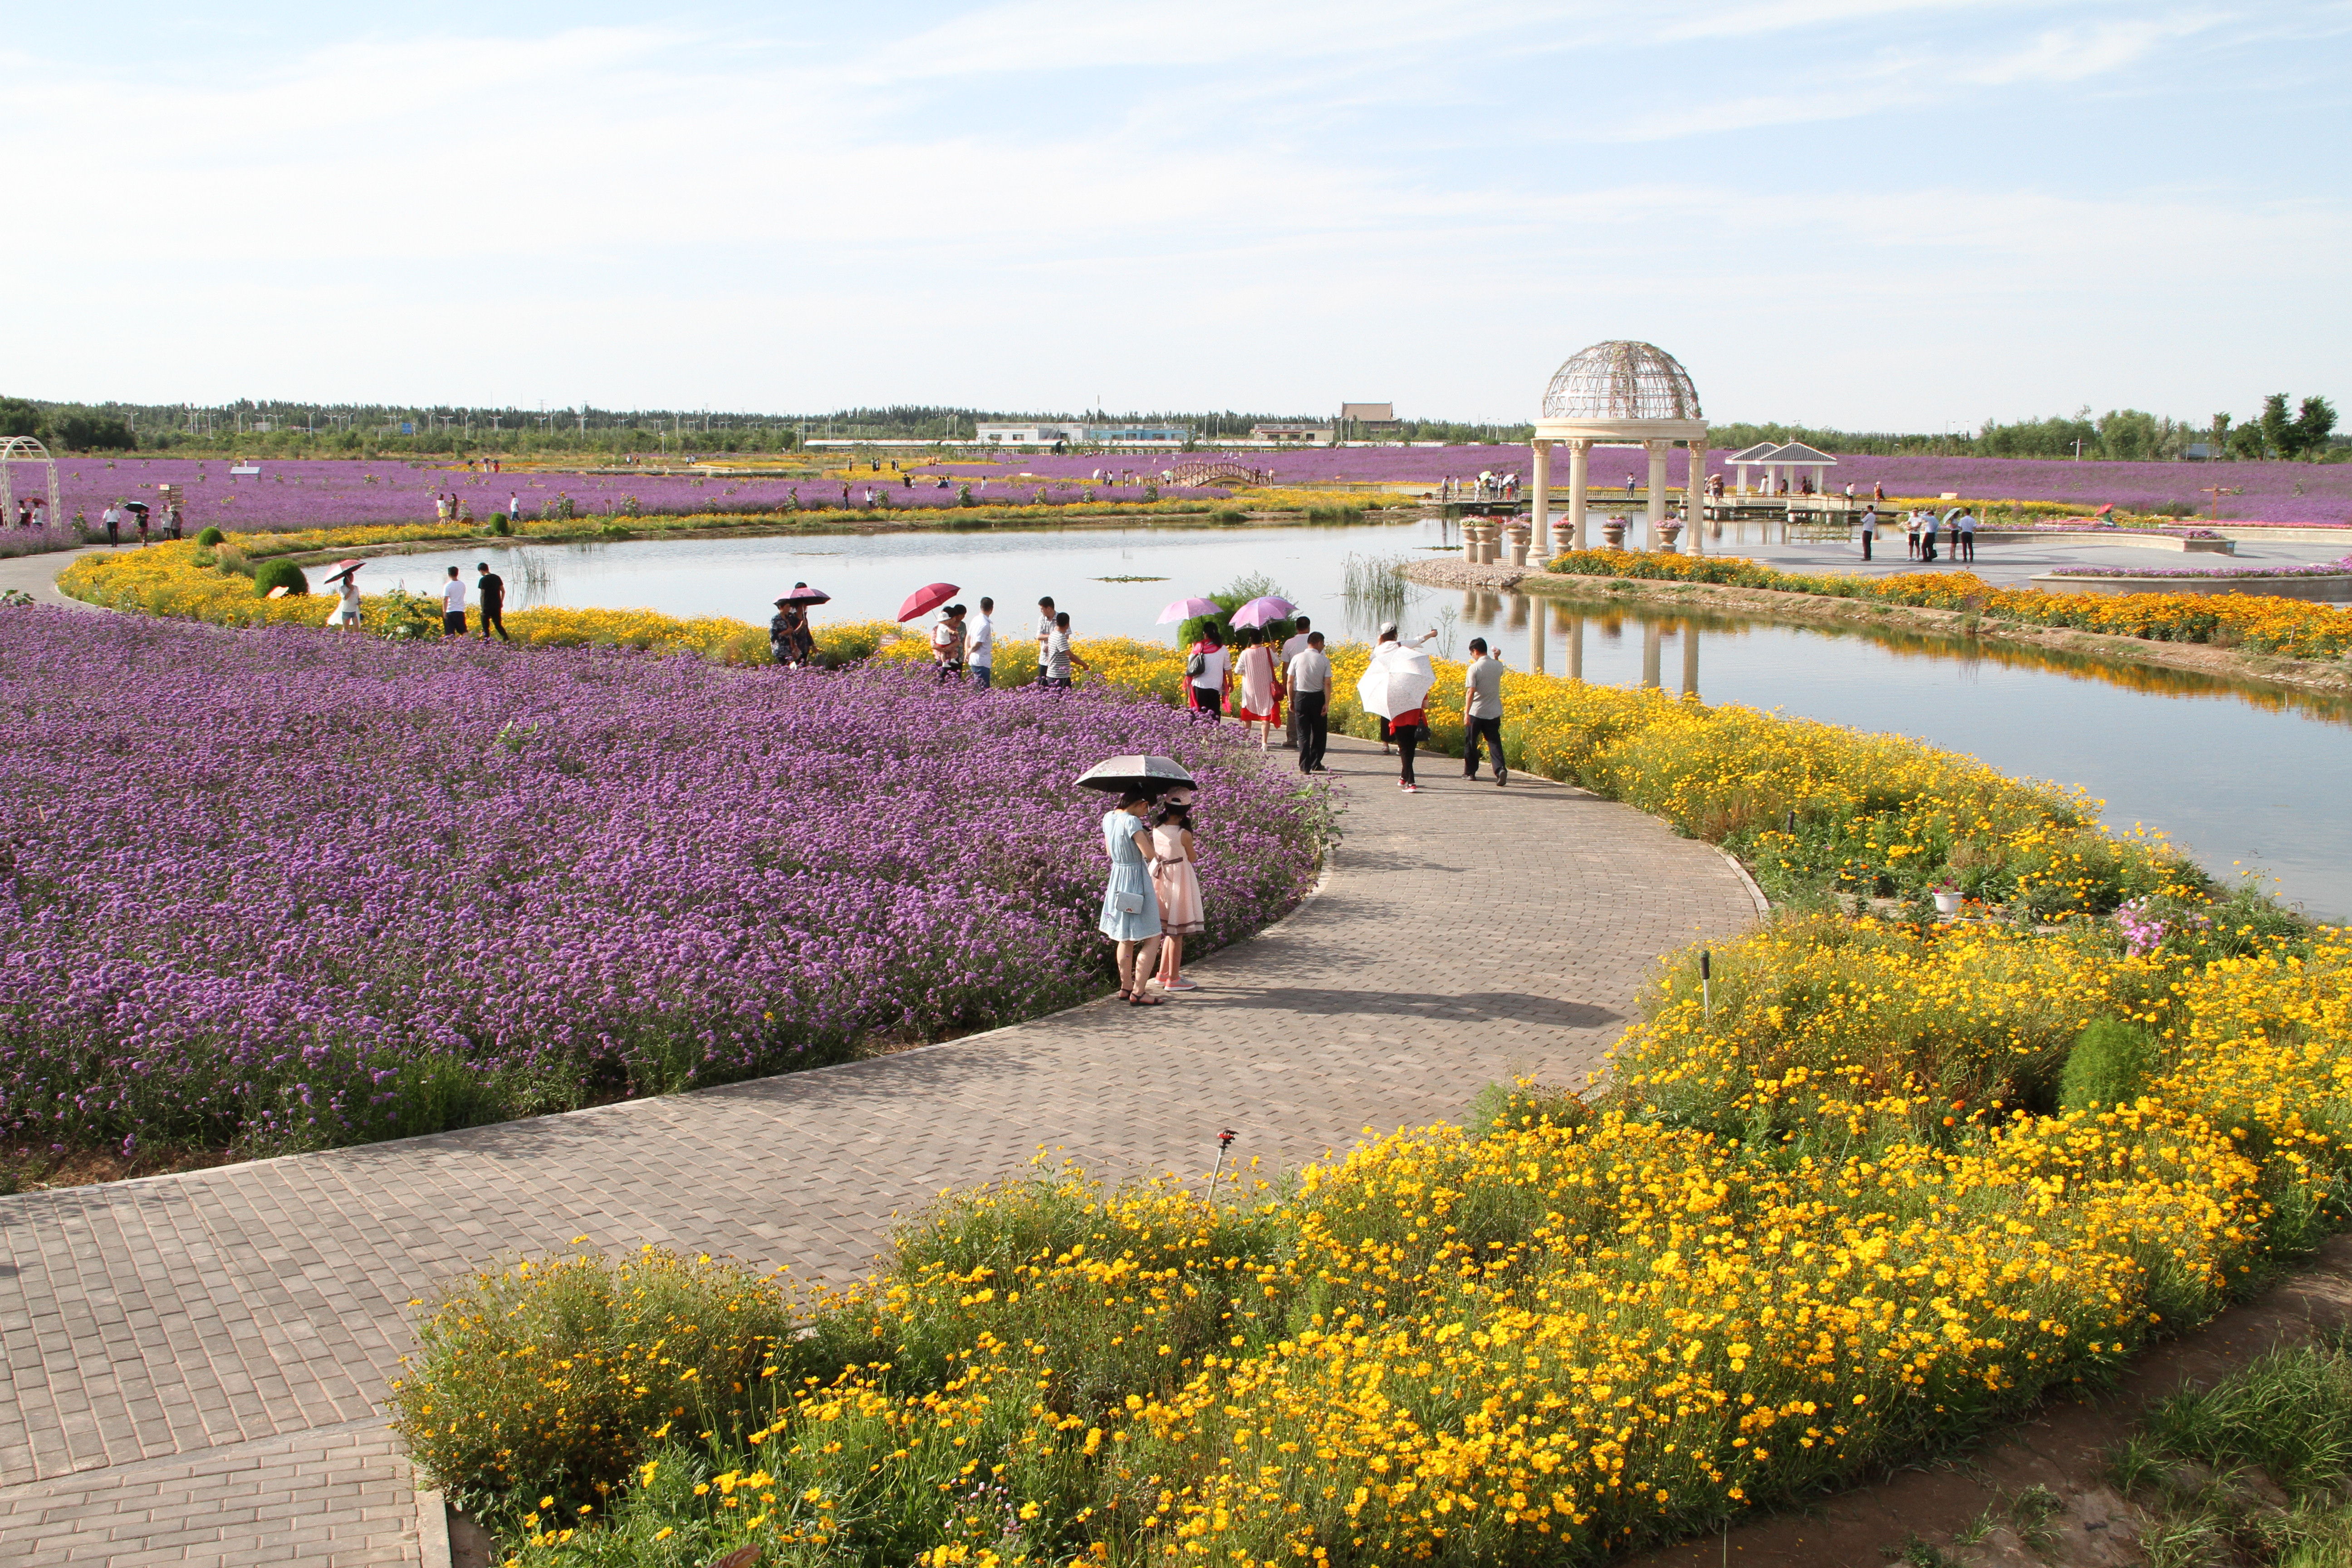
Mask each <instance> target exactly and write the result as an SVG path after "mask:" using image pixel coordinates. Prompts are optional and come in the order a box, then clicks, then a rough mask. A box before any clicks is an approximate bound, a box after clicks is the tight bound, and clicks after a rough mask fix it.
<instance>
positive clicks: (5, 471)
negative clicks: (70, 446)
mask: <svg viewBox="0 0 2352 1568" xmlns="http://www.w3.org/2000/svg"><path fill="white" fill-rule="evenodd" d="M16 463H39V464H41V465H43V466H44V467H45V468H47V469H48V471H49V515H48V519H47V521H48V525H49V526H50V527H51V528H62V527H64V526H65V517H66V513H65V497H64V494H63V492H61V491H60V490H59V489H58V460H57V459H56V458H53V457H51V456H50V455H49V449H48V448H47V447H44V446H42V445H41V444H40V443H39V442H38V441H37V440H35V439H34V438H33V437H30V436H11V437H8V439H7V441H6V442H5V443H0V528H13V527H15V526H16V481H15V479H14V470H13V468H12V465H14V464H16Z"/></svg>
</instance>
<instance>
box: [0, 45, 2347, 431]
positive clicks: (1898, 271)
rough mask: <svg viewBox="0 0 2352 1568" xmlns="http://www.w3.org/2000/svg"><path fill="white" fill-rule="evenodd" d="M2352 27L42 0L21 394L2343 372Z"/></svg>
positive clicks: (903, 389) (2038, 381)
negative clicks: (1561, 372) (1587, 353)
mask: <svg viewBox="0 0 2352 1568" xmlns="http://www.w3.org/2000/svg"><path fill="white" fill-rule="evenodd" d="M2347 67H2352V0H2336V3H2331V4H2281V5H2220V4H2214V5H2209V4H2200V3H2194V0H2190V3H2183V4H2172V3H2170V0H2137V3H2132V4H2123V3H2117V4H2100V3H2080V0H2034V3H2032V4H2014V5H2011V4H2001V3H1997V0H1971V3H1966V4H1946V3H1938V0H1648V4H1645V5H1642V6H1638V7H1637V6H1627V5H1602V4H1599V3H1597V0H1547V3H1544V4H1517V3H1508V0H1503V3H1482V0H1346V3H1344V4H1342V3H1338V0H1283V3H1282V4H1279V5H1269V4H1266V3H1265V0H1246V3H1244V0H1187V3H1186V4H1184V5H1181V6H1180V5H1168V4H1158V3H1147V4H1125V5H1122V4H1117V3H1113V0H1092V3H1078V0H1002V3H997V4H981V5H953V4H932V3H924V0H913V3H903V0H902V3H901V4H898V5H890V6H887V7H884V8H882V9H879V10H876V9H869V8H867V7H865V6H843V5H827V6H823V7H816V6H802V5H729V4H695V3H692V0H688V3H685V4H679V5H671V6H667V7H646V6H643V5H627V6H623V5H611V4H606V3H604V0H575V3H572V4H566V5H562V6H548V5H510V4H501V3H499V0H476V3H473V4H467V5H455V4H447V3H446V0H414V3H412V4H409V5H404V6H402V7H400V8H398V12H397V16H396V17H395V16H394V14H393V13H390V12H385V11H383V10H381V9H380V8H362V7H354V8H353V9H352V11H351V12H348V13H345V12H342V11H341V8H340V7H320V6H318V5H315V4H308V5H300V6H296V5H287V4H281V3H279V0H253V3H252V4H248V5H243V6H241V7H239V8H237V9H236V11H235V13H234V14H233V15H230V14H226V13H223V14H213V15H205V14H201V13H191V12H189V11H188V10H187V9H186V8H185V7H184V6H167V5H154V4H149V3H148V0H121V3H118V4H113V5H107V6H102V7H100V6H86V5H85V6H50V7H46V8H43V9H42V10H41V11H39V12H38V13H34V12H32V11H31V9H30V8H28V9H27V12H26V13H21V14H18V15H17V16H16V17H15V18H14V19H13V20H12V22H11V24H10V26H9V28H8V30H7V33H6V36H5V41H0V156H5V159H6V161H7V166H8V167H9V168H10V169H11V170H12V171H15V172H16V190H15V193H14V196H15V199H14V201H13V203H12V206H13V209H14V213H15V216H16V225H15V233H14V236H13V237H12V239H11V241H10V242H9V243H7V244H6V245H5V247H0V290H5V297H6V298H7V299H9V300H11V301H13V302H14V305H15V308H14V309H11V310H9V311H8V313H7V322H6V328H5V337H0V394H7V395H23V396H35V397H43V398H71V399H81V400H89V401H103V400H108V399H121V400H124V401H133V402H178V401H188V402H194V403H199V404H203V403H217V402H221V401H224V400H226V399H231V398H237V397H277V398H291V399H314V400H318V401H322V402H335V401H346V400H348V401H364V402H392V403H403V404H410V403H414V404H452V405H479V406H494V405H520V406H524V407H530V406H532V405H546V406H549V407H563V406H569V405H575V404H578V403H580V402H582V401H583V400H585V401H587V402H589V403H591V404H593V405H599V406H607V407H614V406H617V407H660V406H670V407H682V408H695V407H709V408H713V409H728V410H758V411H785V412H805V411H822V410H824V409H827V408H832V407H836V406H851V405H877V404H892V403H925V404H953V405H966V406H979V407H988V408H997V409H1008V410H1010V409H1035V410H1047V411H1055V410H1070V411H1076V410H1080V409H1084V408H1087V407H1093V406H1102V407H1107V408H1109V409H1112V410H1115V411H1117V410H1127V409H1161V408H1202V407H1230V408H1241V409H1251V410H1260V411H1284V412H1290V411H1296V412H1299V413H1312V412H1318V411H1328V410H1332V409H1335V408H1336V407H1337V405H1339V403H1340V402H1341V401H1343V400H1345V401H1392V402H1394V403H1395V404H1396V405H1397V408H1398V412H1399V413H1400V414H1401V415H1403V416H1407V417H1430V418H1455V419H1477V420H1495V421H1498V422H1499V421H1517V420H1522V419H1526V418H1529V417H1532V416H1533V413H1534V410H1535V408H1536V406H1537V405H1538V401H1539V399H1540V397H1541V395H1542V391H1543V387H1544V384H1545V383H1546V381H1547V380H1548V379H1549V376H1550V374H1551V373H1552V371H1553V370H1554V369H1555V368H1557V366H1558V365H1559V363H1560V362H1561V361H1562V360H1564V359H1565V358H1567V357H1568V356H1569V355H1570V353H1574V352H1575V351H1576V350H1577V349H1578V348H1580V347H1581V346H1583V345H1585V344H1587V343H1590V342H1597V341H1600V340H1602V339H1609V338H1639V339H1646V340H1648V341H1650V342H1655V343H1657V344H1660V345H1661V346H1663V347H1664V348H1665V349H1666V350H1668V351H1669V352H1670V353H1674V354H1675V355H1676V356H1677V357H1678V358H1679V359H1681V360H1682V362H1683V363H1684V364H1685V366H1687V367H1688V369H1689V370H1690V372H1691V374H1692V375H1693V377H1694V379H1695V380H1696V384H1697V385H1698V388H1699V393H1700V397H1701V400H1702V403H1703V404H1704V405H1705V409H1706V414H1707V415H1708V416H1709V417H1710V418H1713V419H1717V420H1734V419H1756V420H1785V421H1790V422H1802V423H1811V424H1815V425H1828V426H1840V427H1843V428H1849V429H1880V430H1884V429H1904V430H1942V429H1946V428H1951V429H1956V430H1965V429H1971V428H1974V427H1975V426H1978V425H1979V424H1980V423H1982V422H1983V421H1984V420H1986V419H1988V418H1998V419H2012V418H2020V417H2028V416H2037V415H2044V414H2056V413H2071V412H2072V411H2073V410H2074V409H2075V408H2076V407H2078V406H2081V405H2090V406H2091V407H2093V408H2094V409H2095V410H2099V411H2104V410H2105V409H2107V408H2111V407H2117V406H2132V407H2141V408H2147V409H2151V410H2154V411H2156V412H2158V413H2164V414H2171V415H2176V416H2183V417H2188V418H2192V419H2197V420H2200V421H2201V420H2203V419H2204V418H2206V417H2207V416H2210V415H2211V414H2212V413H2215V412H2217V411H2222V410H2227V411H2230V412H2232V413H2234V414H2237V415H2239V416H2244V415H2247V414H2251V413H2252V412H2253V411H2254V410H2255V409H2256V408H2257V407H2258V405H2259V404H2260V401H2261V399H2262V397H2263V395H2264V394H2266V393H2271V392H2281V391H2284V392H2287V393H2289V394H2290V395H2294V396H2295V397H2298V398H2299V397H2301V396H2302V395H2306V394H2311V393H2319V394H2322V395H2327V396H2329V397H2331V398H2333V399H2335V400H2336V402H2337V403H2338V405H2346V402H2347V397H2352V376H2347V366H2352V309H2347V298H2346V289H2345V279H2346V277H2347V272H2352V266H2347V259H2346V258H2347V255H2352V212H2347V176H2346V175H2345V174H2344V170H2345V168H2346V167H2347V161H2346V158H2345V152H2346V145H2345V143H2346V138H2347V130H2352V103H2348V102H2347V100H2352V69H2347ZM28 174H30V175H33V176H35V177H36V178H37V179H39V180H42V181H46V184H31V183H27V181H26V175H28Z"/></svg>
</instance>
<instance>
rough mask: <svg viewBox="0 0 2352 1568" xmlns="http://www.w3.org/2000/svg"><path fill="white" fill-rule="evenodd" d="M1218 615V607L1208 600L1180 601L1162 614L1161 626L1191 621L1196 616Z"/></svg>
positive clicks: (1161, 612)
mask: <svg viewBox="0 0 2352 1568" xmlns="http://www.w3.org/2000/svg"><path fill="white" fill-rule="evenodd" d="M1217 613H1218V609H1217V606H1216V605H1214V604H1213V603H1212V602H1211V601H1209V600H1207V599H1179V600H1177V601H1176V602H1175V603H1174V604H1172V605H1169V606H1168V607H1167V608H1166V609H1164V610H1162V611H1160V625H1161V626H1166V625H1167V624H1168V623H1169V622H1171V621H1189V620H1191V619H1192V617H1193V616H1213V615H1216V614H1217Z"/></svg>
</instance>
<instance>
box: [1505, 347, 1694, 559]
mask: <svg viewBox="0 0 2352 1568" xmlns="http://www.w3.org/2000/svg"><path fill="white" fill-rule="evenodd" d="M1677 441H1681V442H1685V443H1686V444H1687V445H1688V446H1689V447H1690V449H1691V465H1690V474H1691V481H1690V520H1689V521H1690V526H1689V527H1688V528H1687V529H1686V530H1685V531H1684V534H1683V537H1684V538H1685V539H1687V540H1688V541H1689V543H1688V545H1686V546H1685V548H1686V549H1688V550H1690V551H1692V552H1701V551H1702V550H1703V544H1702V541H1701V537H1700V536H1701V532H1702V530H1701V528H1700V526H1699V524H1700V520H1701V516H1702V514H1703V512H1704V510H1705V503H1704V501H1703V500H1702V497H1701V490H1702V489H1703V487H1704V486H1705V485H1706V416H1705V415H1703V414H1701V413H1700V412H1699V406H1698V389H1697V388H1696V387H1695V386H1693V385H1692V384H1691V378H1690V373H1689V372H1688V371H1685V369H1683V367H1682V366H1681V365H1680V364H1679V363H1676V362H1675V356H1674V355H1672V354H1670V353H1666V351H1665V350H1664V349H1662V348H1659V347H1658V346H1657V345H1655V344H1654V343H1640V342H1627V341H1624V340H1612V342H1605V343H1594V344H1593V345H1592V346H1591V348H1588V349H1582V350H1580V351H1578V352H1577V353H1575V354H1573V355H1571V356H1570V358H1569V361H1568V363H1565V364H1563V365H1561V366H1560V367H1559V371H1558V373H1556V374H1554V375H1553V376H1552V378H1551V384H1550V385H1549V386H1548V387H1546V388H1544V399H1543V413H1542V415H1541V416H1540V417H1539V418H1538V419H1537V420H1536V430H1535V438H1534V440H1533V441H1532V442H1531V443H1530V445H1532V446H1533V447H1534V448H1535V503H1536V504H1535V517H1534V520H1533V521H1534V525H1535V526H1534V530H1533V532H1534V535H1535V537H1534V540H1533V541H1532V542H1533V543H1534V545H1535V547H1536V548H1537V549H1538V550H1539V551H1541V550H1546V549H1547V547H1548V546H1549V543H1550V540H1549V524H1550V514H1551V448H1552V446H1553V444H1554V443H1555V442H1566V443H1567V445H1568V531H1569V532H1570V536H1571V540H1572V542H1573V543H1574V545H1575V547H1576V548H1577V549H1579V550H1582V549H1584V548H1586V547H1587V546H1589V545H1590V544H1591V537H1590V532H1589V530H1588V529H1587V528H1586V526H1585V521H1584V492H1585V490H1586V489H1587V487H1588V486H1589V484H1590V483H1591V458H1592V448H1593V447H1596V446H1600V445H1602V444H1604V443H1606V444H1609V445H1619V446H1633V445H1639V446H1641V447H1643V448H1645V449H1646V450H1647V451H1648V453H1649V456H1650V484H1649V502H1650V504H1649V524H1650V531H1649V535H1648V537H1649V538H1650V539H1651V540H1652V541H1653V542H1654V541H1655V540H1656V539H1657V537H1658V525H1659V524H1660V523H1662V522H1664V521H1665V516H1666V454H1667V453H1668V452H1670V451H1672V450H1674V446H1675V442H1677ZM1513 553H1514V554H1515V555H1516V554H1517V551H1516V550H1515V551H1514V552H1513Z"/></svg>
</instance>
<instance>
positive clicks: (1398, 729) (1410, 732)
mask: <svg viewBox="0 0 2352 1568" xmlns="http://www.w3.org/2000/svg"><path fill="white" fill-rule="evenodd" d="M1436 636H1437V632H1436V630H1435V629H1434V628H1432V629H1431V630H1429V631H1426V632H1423V634H1422V635H1421V636H1419V637H1415V638H1413V640H1412V641H1411V642H1409V643H1402V642H1399V641H1397V629H1396V623H1395V622H1394V621H1389V622H1387V623H1385V624H1383V625H1382V626H1381V640H1380V643H1379V645H1378V646H1377V647H1374V648H1373V649H1372V658H1371V662H1370V663H1369V664H1367V665H1366V666H1365V667H1364V674H1363V679H1360V680H1359V681H1357V682H1356V695H1357V696H1358V697H1359V698H1360V700H1362V702H1363V704H1364V711H1365V712H1367V713H1374V714H1378V715H1379V716H1380V720H1381V740H1383V741H1393V742H1396V749H1397V754H1398V756H1399V757H1401V758H1402V760H1403V763H1404V765H1403V767H1402V770H1401V771H1400V773H1399V775H1398V778H1397V787H1398V788H1399V789H1401V790H1402V791H1404V792H1405V794H1407V795H1419V794H1420V793H1421V785H1419V784H1415V783H1414V782H1413V777H1412V754H1413V752H1414V751H1415V750H1416V749H1417V748H1418V747H1419V746H1420V744H1421V727H1422V725H1423V723H1424V722H1425V721H1427V719H1428V713H1427V711H1426V710H1424V709H1423V706H1422V704H1423V702H1425V701H1427V700H1428V698H1429V689H1430V688H1431V687H1433V686H1434V685H1436V684H1437V672H1436V670H1435V669H1434V668H1432V667H1431V665H1430V662H1429V654H1428V653H1427V651H1426V647H1425V645H1427V644H1428V643H1429V642H1430V641H1431V640H1433V638H1434V637H1436Z"/></svg>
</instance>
